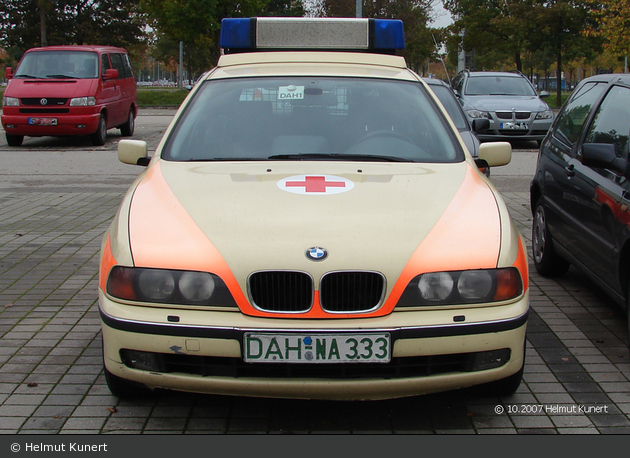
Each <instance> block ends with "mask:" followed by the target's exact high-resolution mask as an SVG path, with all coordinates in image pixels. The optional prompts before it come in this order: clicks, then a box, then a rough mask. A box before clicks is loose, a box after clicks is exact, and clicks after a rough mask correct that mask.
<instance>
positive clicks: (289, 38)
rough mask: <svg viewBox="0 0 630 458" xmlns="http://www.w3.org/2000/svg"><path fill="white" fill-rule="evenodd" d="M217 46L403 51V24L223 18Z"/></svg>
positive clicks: (228, 49)
mask: <svg viewBox="0 0 630 458" xmlns="http://www.w3.org/2000/svg"><path fill="white" fill-rule="evenodd" d="M219 45H220V46H221V48H223V50H224V52H225V53H230V52H243V51H253V50H367V51H376V52H393V51H394V50H396V49H404V47H405V35H404V30H403V23H402V21H400V20H398V19H368V18H356V19H353V18H277V17H275V18H272V17H269V18H225V19H223V20H222V21H221V36H220V40H219Z"/></svg>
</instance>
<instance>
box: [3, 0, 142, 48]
mask: <svg viewBox="0 0 630 458" xmlns="http://www.w3.org/2000/svg"><path fill="white" fill-rule="evenodd" d="M137 5H138V0H99V1H96V0H2V2H0V46H1V47H2V48H4V49H6V50H7V52H8V53H9V55H10V56H11V57H12V58H13V59H14V60H19V58H20V57H21V55H22V54H23V53H24V51H26V50H27V49H29V48H32V47H36V46H41V45H69V44H78V45H81V44H94V45H112V46H122V47H130V46H132V45H134V44H137V43H140V42H142V40H143V39H144V35H145V32H144V27H145V19H144V17H143V15H142V14H141V13H140V12H139V11H138V9H137Z"/></svg>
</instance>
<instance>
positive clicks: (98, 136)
mask: <svg viewBox="0 0 630 458" xmlns="http://www.w3.org/2000/svg"><path fill="white" fill-rule="evenodd" d="M90 138H91V140H92V145H94V146H103V145H104V144H105V141H106V140H107V122H106V120H105V115H103V114H102V115H101V118H100V119H99V121H98V127H97V129H96V132H94V133H93V134H92V135H91V136H90Z"/></svg>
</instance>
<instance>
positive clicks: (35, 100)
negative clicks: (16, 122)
mask: <svg viewBox="0 0 630 458" xmlns="http://www.w3.org/2000/svg"><path fill="white" fill-rule="evenodd" d="M42 100H45V101H46V102H45V103H42ZM20 101H21V102H22V105H25V106H32V105H36V106H38V107H42V106H47V107H54V106H60V105H65V104H67V103H68V99H62V98H52V97H32V98H24V99H21V100H20Z"/></svg>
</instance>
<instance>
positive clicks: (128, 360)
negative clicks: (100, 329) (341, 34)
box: [120, 350, 161, 372]
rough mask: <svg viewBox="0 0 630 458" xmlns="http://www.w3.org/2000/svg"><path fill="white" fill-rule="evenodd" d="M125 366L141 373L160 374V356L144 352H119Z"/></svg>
mask: <svg viewBox="0 0 630 458" xmlns="http://www.w3.org/2000/svg"><path fill="white" fill-rule="evenodd" d="M120 353H121V356H122V360H123V363H125V366H127V367H131V368H132V369H139V370H141V371H151V372H160V368H161V364H160V355H158V354H157V353H150V352H146V351H136V350H121V351H120Z"/></svg>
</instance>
